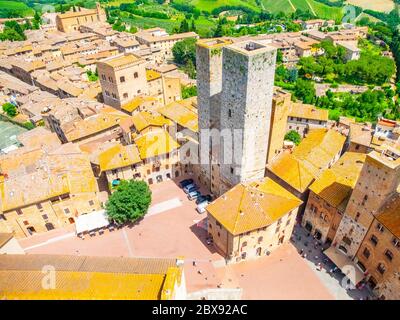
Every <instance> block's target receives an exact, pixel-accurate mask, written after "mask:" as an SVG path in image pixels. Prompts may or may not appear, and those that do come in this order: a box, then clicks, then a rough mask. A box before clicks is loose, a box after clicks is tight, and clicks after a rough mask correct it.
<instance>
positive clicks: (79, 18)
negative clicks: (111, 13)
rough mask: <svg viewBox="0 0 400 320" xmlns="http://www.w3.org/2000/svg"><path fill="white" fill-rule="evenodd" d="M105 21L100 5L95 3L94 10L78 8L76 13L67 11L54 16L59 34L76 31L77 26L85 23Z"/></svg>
mask: <svg viewBox="0 0 400 320" xmlns="http://www.w3.org/2000/svg"><path fill="white" fill-rule="evenodd" d="M106 20H107V17H106V14H105V12H104V10H103V9H102V8H101V6H100V3H98V2H97V3H96V9H93V10H89V9H85V8H81V7H78V11H76V12H73V11H68V12H66V13H62V14H58V15H57V16H56V25H57V30H58V31H61V32H71V31H78V30H79V26H81V25H84V24H87V23H91V22H93V23H96V22H105V21H106Z"/></svg>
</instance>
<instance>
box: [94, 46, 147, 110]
mask: <svg viewBox="0 0 400 320" xmlns="http://www.w3.org/2000/svg"><path fill="white" fill-rule="evenodd" d="M145 65H146V61H144V60H143V59H142V58H140V57H139V56H136V55H134V54H119V55H116V56H113V57H110V58H106V59H103V60H101V61H99V62H98V63H97V70H98V74H99V80H100V84H101V89H102V92H103V99H104V103H105V104H108V105H110V106H113V107H116V108H121V106H122V105H124V104H126V103H127V102H129V101H130V100H132V99H134V98H135V97H137V96H140V95H147V94H148V91H149V88H148V83H147V79H146V69H145Z"/></svg>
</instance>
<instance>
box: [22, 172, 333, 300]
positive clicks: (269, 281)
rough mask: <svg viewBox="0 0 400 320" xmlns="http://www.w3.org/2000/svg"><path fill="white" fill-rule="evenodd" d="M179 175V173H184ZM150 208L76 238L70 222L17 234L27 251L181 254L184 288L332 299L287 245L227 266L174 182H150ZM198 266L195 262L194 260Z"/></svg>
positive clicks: (262, 296) (254, 296)
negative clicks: (137, 217) (132, 218)
mask: <svg viewBox="0 0 400 320" xmlns="http://www.w3.org/2000/svg"><path fill="white" fill-rule="evenodd" d="M182 179H183V178H182ZM151 189H152V205H151V207H150V210H149V211H150V213H151V214H149V215H148V216H145V218H144V219H142V220H141V221H139V222H137V223H135V224H132V225H130V226H126V227H123V228H121V229H117V230H115V231H113V232H106V233H104V234H103V235H96V236H95V237H88V236H87V237H86V239H85V240H82V239H79V238H77V237H76V236H75V234H74V228H73V226H70V227H68V228H65V229H60V230H53V231H50V232H47V233H44V234H37V235H34V236H32V237H29V238H26V239H21V240H20V243H21V245H22V246H23V247H24V248H25V249H26V251H27V253H28V254H29V253H47V254H72V255H94V256H96V255H97V256H126V257H130V256H140V257H178V256H183V257H185V276H186V284H187V290H188V292H189V293H190V292H194V291H198V290H202V289H207V288H217V286H218V285H219V286H220V287H222V288H237V287H241V288H243V298H244V299H333V298H334V297H333V296H332V294H330V292H329V291H328V289H327V287H326V286H324V284H323V283H322V282H321V280H320V279H319V278H318V277H317V275H316V274H315V273H314V272H313V271H312V269H311V268H310V267H309V265H308V264H307V262H306V261H305V260H304V259H302V258H301V257H300V256H299V254H298V253H297V250H296V249H295V248H294V247H293V246H292V244H287V245H285V246H283V247H282V248H280V249H279V250H277V251H276V252H274V253H272V254H271V255H270V256H268V257H263V258H260V259H258V260H255V261H247V262H243V263H239V264H236V265H229V266H226V265H225V263H224V260H223V258H222V257H221V256H220V255H219V254H218V253H217V252H216V251H215V250H214V249H213V247H212V246H210V245H207V243H206V235H207V232H206V230H204V229H203V228H201V227H199V226H198V223H199V222H201V221H202V220H203V219H205V218H206V215H205V214H198V213H197V211H196V210H195V207H196V204H195V202H194V201H189V200H188V199H187V196H186V194H185V193H184V192H183V191H182V190H181V189H180V188H179V186H178V185H177V184H176V183H175V182H174V181H166V182H163V183H160V184H157V185H152V186H151ZM194 260H195V261H196V265H195V266H194V265H193V261H194Z"/></svg>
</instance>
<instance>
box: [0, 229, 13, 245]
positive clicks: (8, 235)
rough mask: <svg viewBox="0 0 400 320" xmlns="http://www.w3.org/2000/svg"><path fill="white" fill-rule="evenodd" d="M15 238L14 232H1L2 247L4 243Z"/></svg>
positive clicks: (0, 242) (0, 243) (0, 241)
mask: <svg viewBox="0 0 400 320" xmlns="http://www.w3.org/2000/svg"><path fill="white" fill-rule="evenodd" d="M12 238H13V234H12V233H3V232H0V248H2V247H4V245H5V244H6V243H7V242H8V241H10V240H11V239H12Z"/></svg>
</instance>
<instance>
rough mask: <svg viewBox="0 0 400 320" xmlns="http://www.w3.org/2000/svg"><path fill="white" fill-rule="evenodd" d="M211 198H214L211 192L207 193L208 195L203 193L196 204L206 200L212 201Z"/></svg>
mask: <svg viewBox="0 0 400 320" xmlns="http://www.w3.org/2000/svg"><path fill="white" fill-rule="evenodd" d="M211 200H212V197H211V195H209V194H207V195H201V196H200V197H198V198H197V199H196V204H200V203H202V202H204V201H208V202H211Z"/></svg>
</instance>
